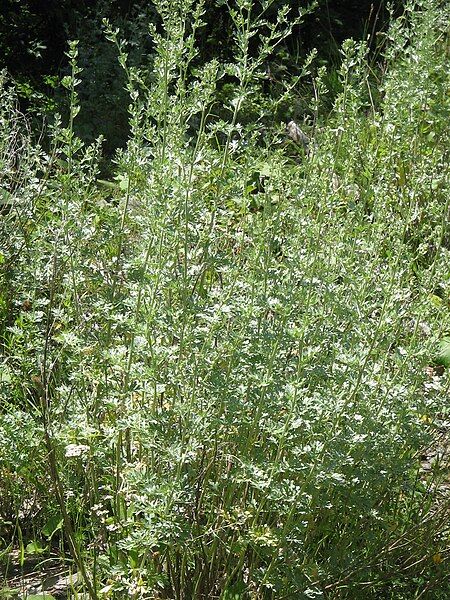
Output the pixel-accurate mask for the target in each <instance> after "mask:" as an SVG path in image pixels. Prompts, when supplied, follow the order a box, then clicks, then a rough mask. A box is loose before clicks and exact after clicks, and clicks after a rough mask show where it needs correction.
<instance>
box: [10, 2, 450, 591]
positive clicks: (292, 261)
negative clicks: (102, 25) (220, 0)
mask: <svg viewBox="0 0 450 600" xmlns="http://www.w3.org/2000/svg"><path fill="white" fill-rule="evenodd" d="M156 6H157V9H158V12H159V15H160V17H161V23H162V27H161V28H160V29H156V28H154V27H151V28H150V32H151V35H152V36H153V40H154V44H155V49H156V51H155V57H154V63H153V65H152V68H151V70H149V71H148V72H145V71H142V70H138V69H136V68H130V67H129V66H128V63H127V46H126V43H125V42H124V41H122V40H121V39H120V32H118V31H113V30H111V28H110V27H109V26H108V24H107V23H106V28H107V36H108V38H109V39H110V40H111V41H112V43H115V44H116V46H117V48H118V52H119V60H120V63H121V64H122V66H123V67H124V68H125V70H126V72H127V76H128V82H129V83H128V91H129V93H130V107H129V111H130V124H131V131H132V134H131V137H130V140H129V143H128V147H127V149H126V150H125V151H123V152H121V153H119V154H118V156H117V165H116V168H117V176H116V179H115V181H114V183H113V184H111V183H109V184H105V183H103V184H102V183H99V182H98V181H97V165H98V160H99V154H100V144H101V142H100V141H99V142H98V143H97V144H95V145H93V146H89V147H84V146H83V144H82V142H81V141H80V140H78V139H77V138H76V136H75V135H74V128H73V123H74V119H75V118H76V116H77V112H78V110H79V107H78V98H77V94H76V88H77V80H78V79H79V77H81V76H82V74H80V73H79V70H78V66H77V48H76V44H72V45H71V49H70V59H71V64H72V74H71V76H68V77H67V78H66V79H65V81H64V84H65V86H66V88H67V90H68V93H69V95H70V98H71V112H70V117H69V120H68V125H67V126H66V127H63V126H62V125H61V123H60V122H57V123H56V124H55V126H54V128H53V130H52V132H51V144H50V151H49V152H48V153H45V152H44V151H43V150H42V149H41V148H39V147H38V146H32V145H31V142H30V139H29V137H27V135H26V132H24V131H23V128H21V125H20V123H19V122H18V121H17V118H18V117H17V112H16V110H15V108H14V99H13V92H11V91H10V90H8V89H7V88H6V87H5V85H4V84H3V87H2V95H1V98H2V101H1V107H2V108H1V111H2V112H1V115H2V116H1V118H2V119H3V121H4V122H5V123H6V124H7V125H8V127H9V129H8V131H10V132H11V134H10V135H9V136H7V137H5V138H4V139H5V141H4V142H3V141H2V143H4V144H5V146H4V147H5V148H11V149H12V150H13V153H14V154H15V156H16V157H17V160H16V163H17V164H20V165H21V167H20V171H19V172H18V173H19V174H20V175H19V174H16V175H15V176H13V175H11V174H12V173H17V172H16V171H15V168H16V167H15V166H14V164H12V163H11V162H8V161H7V160H6V158H7V157H8V156H9V155H10V154H11V150H8V151H7V150H3V149H2V154H1V155H2V157H3V158H2V164H1V169H2V173H3V176H2V190H4V191H2V194H4V196H5V197H7V199H8V204H7V205H6V206H4V207H2V211H3V217H4V218H3V219H2V223H1V227H2V249H1V261H2V262H1V265H0V268H1V272H0V273H1V275H0V276H1V278H2V287H1V290H2V292H1V304H0V310H1V311H2V312H1V318H2V323H3V327H2V337H1V344H2V345H1V348H2V372H1V373H2V376H1V380H0V386H1V387H0V393H1V394H2V395H1V401H2V405H1V414H0V427H1V432H2V435H1V438H0V439H1V446H0V448H1V454H0V468H1V472H2V482H1V486H2V496H1V497H2V502H1V504H0V510H1V515H2V518H3V519H4V521H6V522H5V523H4V525H3V527H2V529H1V531H0V535H1V536H2V539H3V540H4V546H5V548H7V547H8V545H9V544H10V543H11V545H12V544H17V543H19V545H20V544H21V546H20V547H21V548H22V550H23V552H25V542H23V540H24V539H25V541H27V540H31V539H34V540H35V541H38V542H39V544H40V545H41V547H44V546H45V545H46V546H48V547H50V546H51V545H53V546H54V545H55V544H58V545H59V549H60V552H64V553H67V554H68V555H69V556H70V558H71V560H72V561H74V563H75V567H76V569H77V570H78V571H79V573H80V575H81V579H82V581H83V582H84V583H83V585H84V586H85V589H86V592H87V594H88V595H89V596H90V597H91V598H125V597H131V598H174V599H177V600H182V599H184V600H190V599H202V598H204V599H206V598H221V599H222V600H230V599H231V598H233V599H250V598H251V599H263V598H264V599H265V598H274V599H275V598H276V599H281V598H320V597H322V598H355V599H356V598H361V595H362V594H364V595H365V596H367V597H370V598H400V597H405V598H406V597H408V598H425V597H429V598H439V597H440V596H439V594H441V597H442V598H444V597H447V596H448V592H449V589H448V580H447V579H446V577H447V575H448V552H449V545H448V535H449V531H448V509H449V505H448V492H443V490H444V489H445V488H444V487H443V486H442V485H441V484H442V483H443V479H444V478H445V477H446V476H447V475H448V473H447V475H446V474H445V473H446V472H445V468H444V465H443V464H441V463H440V462H439V460H438V461H437V463H436V464H435V466H434V467H433V469H432V470H431V472H430V474H429V475H428V476H425V475H424V474H423V473H422V472H421V469H420V455H421V454H422V453H423V451H424V450H423V449H424V448H426V447H427V446H428V445H430V444H431V443H432V439H433V433H434V432H435V430H436V429H435V423H438V422H440V421H442V420H445V419H446V416H447V415H448V408H447V406H446V405H445V398H446V394H448V374H447V372H446V371H444V372H442V371H439V370H435V369H434V366H433V364H434V363H433V360H434V357H435V351H436V344H437V343H438V341H439V339H440V338H441V337H442V335H443V334H444V332H445V331H446V330H448V327H449V312H448V302H447V298H448V293H449V291H450V279H449V272H448V258H449V256H448V255H449V249H448V244H449V237H448V211H449V207H448V198H449V191H450V190H449V181H448V147H449V145H448V141H449V140H448V128H447V127H446V125H447V122H448V111H449V98H448V93H447V91H448V83H449V82H448V72H449V71H448V68H447V67H448V64H447V62H448V60H447V59H448V54H445V52H448V50H447V46H446V44H447V38H446V35H447V34H446V16H447V17H448V14H446V12H448V10H447V11H443V10H442V8H441V7H439V5H438V3H437V2H435V1H434V0H423V2H422V3H420V4H418V3H417V2H415V3H414V5H413V4H409V5H408V7H407V9H406V12H405V14H404V16H403V17H402V18H401V19H400V20H399V21H394V22H393V24H392V27H391V30H390V34H389V40H388V43H387V45H386V49H385V57H384V60H385V64H384V65H383V69H384V73H383V76H382V81H381V92H382V100H381V104H379V105H377V104H376V103H375V102H374V100H373V97H372V95H371V85H372V82H371V77H372V76H373V74H372V73H371V70H370V68H369V66H368V62H367V58H366V56H367V50H366V47H365V44H364V43H360V44H358V43H356V42H353V41H351V40H348V41H347V42H345V43H344V45H343V47H342V65H341V67H340V71H339V73H338V76H339V78H340V84H341V87H342V92H341V94H340V95H339V96H338V97H337V99H336V101H335V103H334V108H333V111H332V114H331V115H329V116H328V117H327V119H326V120H324V121H323V123H322V122H320V121H321V119H322V117H321V114H320V107H321V102H322V94H325V93H326V90H325V87H324V81H325V72H324V69H321V70H320V71H319V72H318V73H317V74H316V75H315V76H314V78H315V84H314V90H315V98H314V101H313V105H312V108H313V109H314V114H315V119H316V124H317V125H320V126H318V127H316V135H315V140H314V144H312V146H311V151H310V152H309V154H308V156H306V155H305V154H304V153H302V151H300V150H299V151H298V153H297V154H296V156H295V158H294V159H293V158H292V157H289V156H288V155H287V153H286V152H285V146H284V145H283V144H282V143H279V144H276V143H274V142H276V141H277V139H278V140H281V139H282V138H281V134H278V138H277V137H276V136H275V140H271V142H272V143H261V137H260V133H259V131H258V127H256V126H255V124H254V123H247V118H246V117H247V116H248V114H249V113H250V114H255V115H256V116H255V119H256V120H258V119H259V118H261V119H265V118H266V117H267V115H266V114H265V112H264V110H263V109H264V107H262V106H258V100H257V99H258V97H259V86H260V84H261V76H262V71H263V67H264V61H265V60H266V59H267V57H268V56H270V54H271V52H273V51H274V49H275V48H276V47H277V44H279V43H280V42H281V40H283V39H284V37H285V36H287V35H289V33H290V31H291V27H292V22H293V21H292V19H291V17H290V16H289V15H288V13H287V11H286V9H284V8H282V9H281V10H280V12H279V14H278V18H277V21H276V23H272V22H271V21H269V20H268V18H267V17H266V16H265V15H266V11H267V9H268V8H269V6H270V4H268V3H263V4H251V3H249V2H247V1H246V0H239V1H238V2H237V3H236V4H234V5H233V6H230V11H231V16H232V19H233V22H234V24H235V28H236V36H235V40H236V59H235V62H234V63H233V64H231V65H221V64H220V63H219V62H218V61H217V60H212V61H211V62H209V63H208V64H206V65H203V66H199V65H198V64H197V63H196V61H195V58H196V39H197V36H198V35H199V34H200V32H201V28H202V13H203V6H202V4H201V3H194V2H178V1H172V0H170V1H159V2H158V3H157V5H156ZM255 40H259V43H260V45H261V51H260V55H259V57H258V58H256V59H250V58H249V52H248V51H249V44H250V41H252V43H254V42H255ZM312 59H313V56H311V57H310V59H309V61H307V62H306V64H305V66H304V71H303V75H304V76H306V75H308V74H309V71H310V70H311V68H312V66H311V62H310V61H312ZM446 61H447V62H446ZM417 71H419V72H420V76H419V77H418V76H417V75H416V73H417ZM225 76H226V77H227V78H229V79H230V80H231V81H232V86H233V88H234V90H235V93H234V96H233V98H232V101H231V102H230V103H229V104H228V105H225V106H222V107H219V106H217V103H218V101H217V85H218V82H219V81H220V80H221V78H224V77H225ZM266 108H267V106H266ZM258 110H259V111H260V112H259V113H258ZM219 114H220V117H219V116H218V115H219ZM241 116H245V120H241ZM274 129H276V127H274ZM280 129H281V128H280ZM18 139H20V140H22V141H21V143H20V144H16V143H15V142H14V140H18ZM7 140H10V141H9V142H8V141H7ZM11 140H13V141H11ZM8 143H9V144H10V145H9V146H7V144H8ZM3 498H4V500H3ZM49 524H53V528H52V527H50V525H49ZM50 533H51V535H49V534H50ZM46 538H47V539H46ZM48 538H50V539H48ZM11 540H12V541H11ZM20 540H22V542H21V541H20Z"/></svg>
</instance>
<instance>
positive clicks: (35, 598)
mask: <svg viewBox="0 0 450 600" xmlns="http://www.w3.org/2000/svg"><path fill="white" fill-rule="evenodd" d="M27 600H56V598H55V596H52V595H51V594H47V593H46V592H43V593H42V594H30V595H29V596H27Z"/></svg>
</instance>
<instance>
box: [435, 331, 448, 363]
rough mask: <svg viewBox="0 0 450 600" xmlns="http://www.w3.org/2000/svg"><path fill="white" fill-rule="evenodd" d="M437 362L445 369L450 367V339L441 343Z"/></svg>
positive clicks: (445, 339)
mask: <svg viewBox="0 0 450 600" xmlns="http://www.w3.org/2000/svg"><path fill="white" fill-rule="evenodd" d="M436 362H437V364H438V365H442V366H443V367H447V368H448V367H450V337H445V338H444V339H443V340H441V341H440V343H439V350H438V354H437V357H436Z"/></svg>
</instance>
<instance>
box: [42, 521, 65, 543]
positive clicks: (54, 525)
mask: <svg viewBox="0 0 450 600" xmlns="http://www.w3.org/2000/svg"><path fill="white" fill-rule="evenodd" d="M62 525H63V520H62V519H61V516H60V515H55V516H53V517H50V519H49V520H48V521H47V523H46V524H45V525H44V527H43V528H42V533H43V534H44V535H45V536H46V537H47V540H48V541H50V540H51V539H52V537H53V536H54V534H55V533H56V532H57V531H59V530H60V529H61V528H62Z"/></svg>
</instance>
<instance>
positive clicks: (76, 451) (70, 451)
mask: <svg viewBox="0 0 450 600" xmlns="http://www.w3.org/2000/svg"><path fill="white" fill-rule="evenodd" d="M88 450H89V446H86V445H85V444H68V445H67V446H66V454H65V455H66V458H74V457H78V456H82V455H83V454H86V452H87V451H88Z"/></svg>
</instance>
